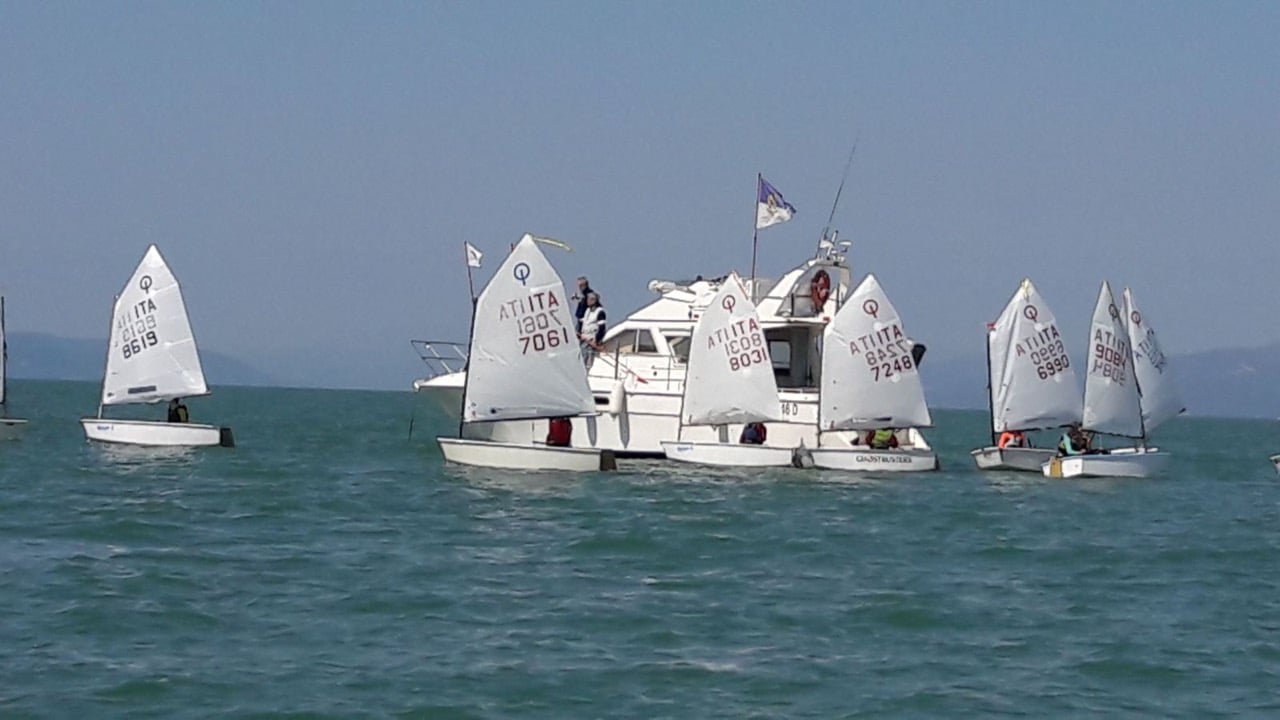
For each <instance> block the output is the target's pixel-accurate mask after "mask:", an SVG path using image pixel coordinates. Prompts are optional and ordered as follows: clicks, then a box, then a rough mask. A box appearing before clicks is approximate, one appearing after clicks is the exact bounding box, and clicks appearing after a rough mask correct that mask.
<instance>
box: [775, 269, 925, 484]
mask: <svg viewBox="0 0 1280 720" xmlns="http://www.w3.org/2000/svg"><path fill="white" fill-rule="evenodd" d="M912 344H913V343H912V341H911V340H910V339H909V337H908V336H907V334H906V332H904V331H903V329H902V320H901V319H900V318H899V317H898V311H897V310H896V309H895V308H894V307H893V303H891V302H889V297H888V296H887V295H886V294H885V292H884V290H883V289H882V288H881V287H880V283H879V281H878V280H876V277H875V276H874V275H867V277H866V278H865V279H864V280H863V281H862V283H861V284H860V285H858V287H857V289H855V290H854V291H853V293H852V294H851V295H850V296H849V297H848V299H846V300H845V302H844V304H843V305H842V306H841V307H840V310H839V312H837V313H836V315H835V318H834V319H833V320H832V321H831V323H830V324H829V325H827V328H826V330H824V331H823V341H822V381H821V386H820V388H819V398H818V447H816V448H813V449H812V450H805V449H803V448H802V449H800V450H797V464H802V465H808V464H810V462H811V463H812V464H813V465H814V466H816V467H820V468H830V469H835V470H861V471H874V472H886V471H894V472H917V471H922V470H937V469H938V456H937V455H935V454H934V452H933V450H932V449H931V448H930V447H929V445H928V443H926V442H925V440H924V437H923V436H922V435H921V434H920V431H919V430H918V429H917V428H921V427H928V426H930V425H932V424H933V420H932V418H931V417H930V415H929V408H928V406H927V405H926V404H925V399H924V386H923V385H921V383H920V373H919V372H918V371H917V369H916V363H915V361H914V360H913V359H912V354H911V348H912ZM884 428H893V429H894V434H895V436H896V437H897V439H898V443H899V447H897V448H894V449H888V450H876V449H872V448H870V447H869V446H866V445H846V444H845V443H844V442H842V441H840V440H839V438H838V436H836V435H835V434H834V433H835V432H836V431H842V430H876V429H884Z"/></svg>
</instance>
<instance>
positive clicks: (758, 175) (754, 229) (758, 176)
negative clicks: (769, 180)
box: [751, 173, 764, 303]
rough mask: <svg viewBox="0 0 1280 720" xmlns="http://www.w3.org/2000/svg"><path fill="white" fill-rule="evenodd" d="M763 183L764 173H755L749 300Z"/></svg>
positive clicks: (753, 294) (753, 289)
mask: <svg viewBox="0 0 1280 720" xmlns="http://www.w3.org/2000/svg"><path fill="white" fill-rule="evenodd" d="M763 183H764V175H762V174H761V173H756V198H755V202H754V203H752V206H751V209H752V210H753V212H752V213H751V302H753V303H754V302H755V301H756V246H757V244H758V241H759V238H760V223H759V222H758V218H757V214H758V212H759V210H757V208H758V207H759V205H760V187H761V185H762V184H763Z"/></svg>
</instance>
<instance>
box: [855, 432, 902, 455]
mask: <svg viewBox="0 0 1280 720" xmlns="http://www.w3.org/2000/svg"><path fill="white" fill-rule="evenodd" d="M863 444H864V445H867V446H869V447H870V448H871V449H872V450H892V449H893V448H896V447H898V433H897V432H896V431H894V429H893V428H880V429H879V430H868V431H867V436H866V438H864V439H863Z"/></svg>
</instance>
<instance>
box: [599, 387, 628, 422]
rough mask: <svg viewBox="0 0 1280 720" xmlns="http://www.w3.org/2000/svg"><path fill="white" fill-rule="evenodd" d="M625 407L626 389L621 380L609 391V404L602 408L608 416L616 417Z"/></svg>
mask: <svg viewBox="0 0 1280 720" xmlns="http://www.w3.org/2000/svg"><path fill="white" fill-rule="evenodd" d="M626 406H627V388H626V386H625V385H624V384H623V382H622V381H621V380H619V381H618V382H616V383H614V384H613V389H612V390H610V391H609V404H608V405H605V406H604V411H605V412H607V413H609V414H610V415H612V416H614V417H617V416H619V415H621V414H622V411H623V409H624V408H626Z"/></svg>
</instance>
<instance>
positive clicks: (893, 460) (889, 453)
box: [805, 447, 938, 473]
mask: <svg viewBox="0 0 1280 720" xmlns="http://www.w3.org/2000/svg"><path fill="white" fill-rule="evenodd" d="M808 458H810V459H812V462H813V467H816V468H823V469H825V470H849V471H851V472H873V473H883V472H929V471H932V470H937V469H938V456H937V455H936V454H934V452H933V451H932V450H903V449H896V450H870V449H866V448H862V449H859V448H830V447H828V448H814V449H812V450H809V451H808ZM805 464H806V466H807V465H808V463H807V462H806V463H805Z"/></svg>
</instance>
